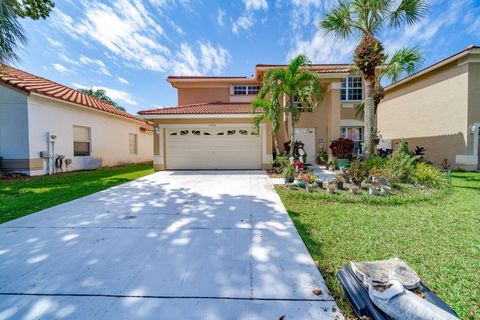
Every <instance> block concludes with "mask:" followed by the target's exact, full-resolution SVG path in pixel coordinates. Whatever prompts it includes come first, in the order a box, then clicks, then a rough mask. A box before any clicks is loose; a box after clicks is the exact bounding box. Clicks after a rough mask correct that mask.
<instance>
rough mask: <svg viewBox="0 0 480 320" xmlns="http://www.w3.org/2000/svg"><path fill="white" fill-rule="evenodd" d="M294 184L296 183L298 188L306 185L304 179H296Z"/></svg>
mask: <svg viewBox="0 0 480 320" xmlns="http://www.w3.org/2000/svg"><path fill="white" fill-rule="evenodd" d="M295 184H296V185H297V187H299V188H305V186H306V184H307V183H306V182H305V181H298V180H295Z"/></svg>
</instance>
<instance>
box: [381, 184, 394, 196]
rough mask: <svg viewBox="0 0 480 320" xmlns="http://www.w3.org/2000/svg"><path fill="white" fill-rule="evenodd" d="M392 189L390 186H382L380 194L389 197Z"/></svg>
mask: <svg viewBox="0 0 480 320" xmlns="http://www.w3.org/2000/svg"><path fill="white" fill-rule="evenodd" d="M391 189H392V188H391V187H389V186H381V187H380V194H382V195H387V194H389V193H390V190H391Z"/></svg>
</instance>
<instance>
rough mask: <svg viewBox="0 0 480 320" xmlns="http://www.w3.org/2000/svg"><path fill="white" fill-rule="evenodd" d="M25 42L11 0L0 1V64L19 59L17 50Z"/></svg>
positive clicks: (22, 30) (23, 33)
mask: <svg viewBox="0 0 480 320" xmlns="http://www.w3.org/2000/svg"><path fill="white" fill-rule="evenodd" d="M26 43H27V37H26V36H25V30H24V29H23V27H22V25H21V24H20V22H19V21H18V14H17V11H16V10H15V6H14V5H13V3H12V1H4V0H2V1H0V65H3V64H7V63H12V62H15V61H19V60H20V58H19V56H18V55H17V53H16V52H17V50H18V49H19V48H21V47H22V45H24V44H26Z"/></svg>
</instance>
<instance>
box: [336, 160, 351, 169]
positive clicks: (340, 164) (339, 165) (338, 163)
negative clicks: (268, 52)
mask: <svg viewBox="0 0 480 320" xmlns="http://www.w3.org/2000/svg"><path fill="white" fill-rule="evenodd" d="M349 166H350V160H348V159H337V160H335V167H336V168H337V169H341V168H348V167H349Z"/></svg>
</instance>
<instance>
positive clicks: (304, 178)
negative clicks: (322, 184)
mask: <svg viewBox="0 0 480 320" xmlns="http://www.w3.org/2000/svg"><path fill="white" fill-rule="evenodd" d="M297 180H298V181H305V182H306V183H315V181H316V177H315V176H314V175H310V174H308V173H300V174H299V175H298V176H297Z"/></svg>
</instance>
